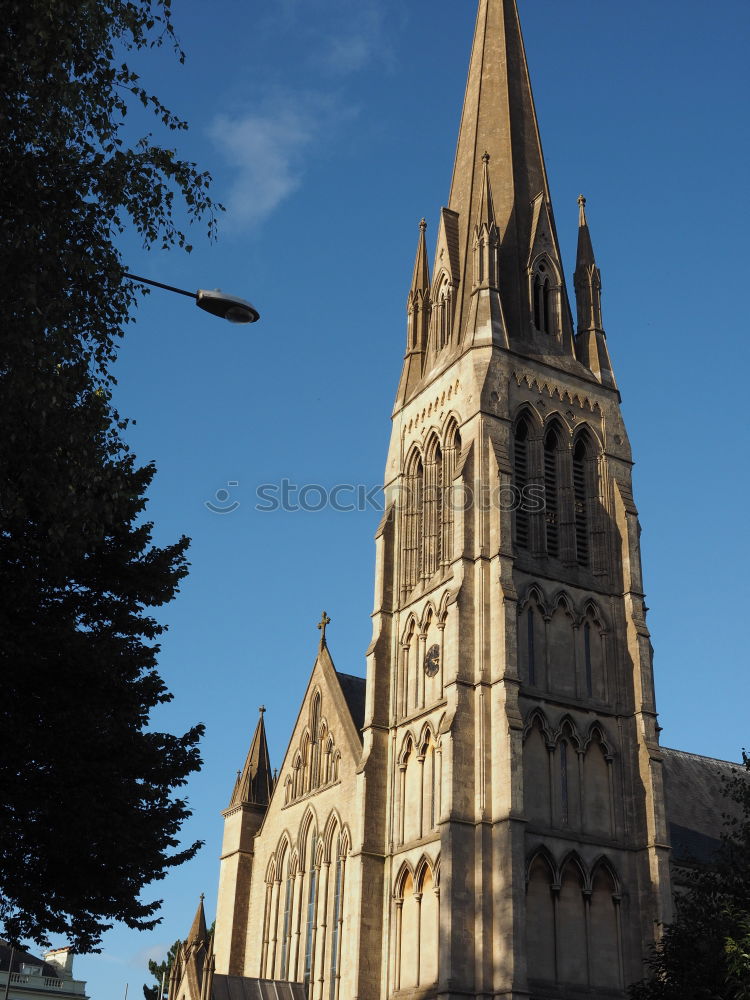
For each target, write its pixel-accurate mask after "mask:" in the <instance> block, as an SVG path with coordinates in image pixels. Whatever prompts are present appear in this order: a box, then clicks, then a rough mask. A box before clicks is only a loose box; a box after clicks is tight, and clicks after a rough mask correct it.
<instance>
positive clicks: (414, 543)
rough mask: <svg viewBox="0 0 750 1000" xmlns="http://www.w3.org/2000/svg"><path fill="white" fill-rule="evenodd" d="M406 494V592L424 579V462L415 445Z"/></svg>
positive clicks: (403, 507)
mask: <svg viewBox="0 0 750 1000" xmlns="http://www.w3.org/2000/svg"><path fill="white" fill-rule="evenodd" d="M404 469H405V476H404V495H403V496H402V497H401V511H402V536H403V571H402V583H401V585H402V591H403V593H404V594H407V593H408V592H409V591H411V590H413V589H414V587H416V585H417V584H418V583H419V582H420V580H421V579H422V568H423V567H422V552H423V537H424V461H423V458H422V453H421V451H420V450H419V448H417V446H416V445H414V446H413V447H412V449H411V451H410V453H409V456H408V458H407V460H406V464H405V466H404Z"/></svg>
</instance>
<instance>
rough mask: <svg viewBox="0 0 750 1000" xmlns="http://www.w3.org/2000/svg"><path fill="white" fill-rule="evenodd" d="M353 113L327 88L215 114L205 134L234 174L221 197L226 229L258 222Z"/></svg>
mask: <svg viewBox="0 0 750 1000" xmlns="http://www.w3.org/2000/svg"><path fill="white" fill-rule="evenodd" d="M356 114H357V110H356V108H354V107H352V106H350V105H347V104H345V103H344V102H343V101H341V100H339V99H338V98H337V97H334V96H331V95H325V94H313V93H309V92H308V93H303V94H295V95H291V94H286V95H284V96H281V97H280V96H278V95H277V96H275V97H274V98H273V99H272V100H269V101H266V102H264V103H261V107H260V110H257V111H256V110H253V111H250V112H245V113H243V112H238V113H236V114H234V115H231V114H225V115H219V116H217V117H216V118H215V119H214V121H213V123H212V124H211V126H210V128H209V135H210V137H211V139H212V140H213V142H214V144H215V145H216V146H217V147H218V148H219V149H220V151H221V153H222V155H223V157H224V160H225V162H226V163H227V165H228V166H229V167H230V168H231V169H232V171H233V174H234V177H233V180H232V181H231V182H230V184H229V193H228V195H223V194H222V197H221V199H220V200H222V201H223V202H224V204H225V207H226V209H227V212H226V216H225V217H224V220H223V221H224V223H225V224H226V228H227V229H229V230H232V229H234V230H236V229H237V228H238V227H247V226H257V225H260V223H262V222H264V221H265V220H266V219H267V218H268V217H269V216H270V215H271V214H272V213H273V212H274V211H275V210H276V209H277V208H278V207H279V205H281V203H282V202H283V201H285V200H286V199H287V198H288V197H290V195H292V194H294V192H295V191H297V190H298V188H299V187H300V186H301V184H302V182H303V179H304V173H305V168H306V166H307V164H308V162H309V161H310V159H311V158H312V157H314V156H315V155H319V151H320V149H321V147H323V148H325V149H326V150H329V149H330V144H331V138H332V136H334V135H335V133H336V131H337V130H339V129H340V128H341V127H342V126H343V125H345V124H346V123H347V122H349V121H351V119H352V118H353V117H355V115H356Z"/></svg>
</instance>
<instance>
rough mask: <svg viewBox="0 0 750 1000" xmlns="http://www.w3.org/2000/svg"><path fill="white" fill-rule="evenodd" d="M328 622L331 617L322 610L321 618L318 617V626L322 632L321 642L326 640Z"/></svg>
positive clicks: (329, 622)
mask: <svg viewBox="0 0 750 1000" xmlns="http://www.w3.org/2000/svg"><path fill="white" fill-rule="evenodd" d="M330 624H331V619H330V618H329V617H328V615H327V614H326V613H325V611H324V612H323V615H322V617H321V619H320V621H319V623H318V628H319V629H320V631H321V632H322V633H323V634H322V635H321V637H320V641H321V642H325V641H326V625H330Z"/></svg>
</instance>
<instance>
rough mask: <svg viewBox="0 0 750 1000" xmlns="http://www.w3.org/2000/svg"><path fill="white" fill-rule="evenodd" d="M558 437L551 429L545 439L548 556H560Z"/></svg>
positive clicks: (545, 500)
mask: <svg viewBox="0 0 750 1000" xmlns="http://www.w3.org/2000/svg"><path fill="white" fill-rule="evenodd" d="M557 452H558V436H557V431H556V430H555V429H554V428H551V429H550V430H549V431H547V436H546V437H545V439H544V517H545V525H546V534H547V555H549V556H554V557H555V558H557V557H558V556H559V555H560V515H559V511H560V502H559V496H558V492H559V491H558V470H557Z"/></svg>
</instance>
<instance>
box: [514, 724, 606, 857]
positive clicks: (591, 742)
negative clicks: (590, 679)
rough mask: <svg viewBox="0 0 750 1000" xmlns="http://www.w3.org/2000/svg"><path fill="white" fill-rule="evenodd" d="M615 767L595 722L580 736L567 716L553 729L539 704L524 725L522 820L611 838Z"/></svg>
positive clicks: (535, 824) (537, 824)
mask: <svg viewBox="0 0 750 1000" xmlns="http://www.w3.org/2000/svg"><path fill="white" fill-rule="evenodd" d="M613 766H614V758H613V754H612V753H611V751H610V750H609V749H608V745H607V744H606V743H605V740H604V735H603V732H602V729H601V728H600V725H599V723H598V722H597V723H594V724H593V725H592V726H591V727H590V729H589V731H588V737H587V738H586V739H583V738H582V737H581V736H580V735H579V733H578V731H577V729H576V726H575V725H574V723H573V721H572V720H571V719H570V718H569V717H566V718H565V719H564V720H563V721H562V722H561V723H560V725H559V726H558V728H557V730H555V731H553V729H552V727H551V726H550V725H549V723H548V721H547V719H546V717H545V715H544V713H543V712H542V711H541V709H539V708H537V709H535V710H534V711H533V712H532V714H531V715H530V717H529V719H528V720H527V723H526V726H525V729H524V742H523V780H524V792H523V796H524V813H525V816H526V819H527V820H528V822H529V823H531V824H532V825H533V826H541V827H545V828H552V829H568V830H580V831H582V832H584V833H586V834H590V835H592V836H597V837H603V838H605V839H609V838H611V837H612V836H614V831H615V813H616V810H615V780H614V777H613V771H612V768H613Z"/></svg>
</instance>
